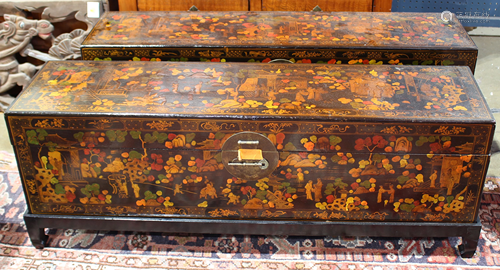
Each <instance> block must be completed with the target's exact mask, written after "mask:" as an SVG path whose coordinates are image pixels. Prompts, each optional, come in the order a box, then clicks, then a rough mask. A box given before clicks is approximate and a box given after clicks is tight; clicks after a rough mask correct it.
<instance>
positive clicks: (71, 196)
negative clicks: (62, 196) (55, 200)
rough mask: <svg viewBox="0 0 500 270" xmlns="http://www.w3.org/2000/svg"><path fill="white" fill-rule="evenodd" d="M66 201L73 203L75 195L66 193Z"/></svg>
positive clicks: (69, 192)
mask: <svg viewBox="0 0 500 270" xmlns="http://www.w3.org/2000/svg"><path fill="white" fill-rule="evenodd" d="M66 199H68V201H69V202H73V200H74V199H76V195H75V194H74V193H73V192H71V191H66Z"/></svg>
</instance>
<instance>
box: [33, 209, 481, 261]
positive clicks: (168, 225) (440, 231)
mask: <svg viewBox="0 0 500 270" xmlns="http://www.w3.org/2000/svg"><path fill="white" fill-rule="evenodd" d="M24 221H25V223H26V228H27V230H28V234H29V237H30V239H31V243H32V244H33V245H34V246H35V247H36V248H38V249H42V248H43V247H44V246H45V245H46V244H47V238H48V237H47V235H46V234H45V231H44V230H45V228H58V229H64V228H73V229H88V230H96V229H99V230H113V231H144V232H169V233H196V234H254V235H255V234H258V235H268V234H273V235H310V236H326V235H332V236H372V237H404V238H412V237H453V236H460V237H462V244H461V245H460V246H459V251H460V255H461V256H462V257H464V258H470V257H472V256H473V255H474V252H475V251H476V248H477V243H478V240H479V234H480V232H481V221H479V219H478V220H477V221H476V222H474V223H431V222H418V223H417V222H329V221H272V220H224V219H218V220H216V219H214V220H212V219H188V218H185V219H183V218H148V217H111V216H98V217H96V216H67V215H37V214H31V213H29V211H26V212H25V214H24Z"/></svg>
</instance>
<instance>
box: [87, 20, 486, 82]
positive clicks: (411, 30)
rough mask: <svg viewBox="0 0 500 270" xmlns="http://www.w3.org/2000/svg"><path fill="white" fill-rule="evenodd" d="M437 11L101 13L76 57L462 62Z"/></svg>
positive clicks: (471, 47)
mask: <svg viewBox="0 0 500 270" xmlns="http://www.w3.org/2000/svg"><path fill="white" fill-rule="evenodd" d="M441 16H442V15H441V14H440V13H380V12H373V13H372V12H337V13H327V12H259V13H255V12H119V13H118V12H109V13H106V14H105V15H104V16H103V17H102V18H101V20H100V21H99V23H97V24H96V26H95V27H94V29H93V30H92V32H91V33H90V34H89V35H88V37H87V38H86V40H85V41H84V42H83V44H82V47H81V48H82V49H81V50H82V59H83V60H103V59H104V60H142V61H159V60H161V61H165V60H169V61H188V60H195V61H199V60H201V61H212V62H214V61H215V62H219V61H222V62H224V61H228V62H229V61H231V62H234V61H239V62H247V61H250V62H252V61H254V62H255V61H257V62H268V61H271V60H274V59H286V60H290V61H292V62H295V61H296V62H302V63H311V62H312V63H318V62H319V63H328V64H356V65H361V64H364V65H374V64H392V65H398V64H404V65H444V66H446V65H458V66H468V67H470V69H471V70H472V71H473V72H474V68H475V65H476V59H477V47H476V45H475V44H474V42H473V41H472V40H471V39H470V37H469V36H468V35H467V32H466V31H465V30H464V28H463V27H462V25H461V24H460V22H459V21H458V19H456V18H455V17H453V18H452V20H450V21H446V22H445V21H443V20H442V18H441Z"/></svg>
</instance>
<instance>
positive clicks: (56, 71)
mask: <svg viewBox="0 0 500 270" xmlns="http://www.w3.org/2000/svg"><path fill="white" fill-rule="evenodd" d="M7 114H37V115H72V116H75V115H83V116H85V115H87V116H88V115H93V116H98V115H102V116H106V115H108V116H109V115H111V116H147V117H161V118H167V117H170V118H224V119H235V120H239V119H242V120H244V119H247V120H255V119H276V120H294V119H297V120H331V121H362V122H365V121H378V122H380V121H384V122H438V123H441V122H449V123H466V122H468V123H494V119H493V117H492V115H491V113H490V111H489V109H488V106H487V104H486V102H485V101H484V98H483V97H482V94H481V92H480V90H479V88H478V86H477V84H476V82H475V80H474V78H473V75H472V74H471V72H470V70H469V69H468V68H467V67H458V66H453V67H451V66H449V67H426V66H380V65H373V66H352V65H319V64H250V63H231V64H229V63H182V62H181V63H171V62H170V63H166V62H119V63H118V62H98V61H95V62H86V61H71V62H55V61H51V62H48V63H47V64H46V65H45V66H44V67H43V68H42V69H41V70H40V71H39V72H38V74H37V76H36V77H35V78H34V79H33V80H32V82H31V84H30V85H29V86H28V87H27V88H26V89H25V90H24V91H23V92H21V94H19V96H18V97H17V99H16V101H15V102H14V103H13V104H12V105H11V107H10V108H9V110H8V111H7Z"/></svg>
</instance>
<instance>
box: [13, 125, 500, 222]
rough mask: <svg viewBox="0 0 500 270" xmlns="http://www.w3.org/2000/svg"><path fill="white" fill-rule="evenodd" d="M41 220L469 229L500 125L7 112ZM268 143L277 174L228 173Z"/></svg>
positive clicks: (29, 195)
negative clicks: (246, 143) (226, 159)
mask: <svg viewBox="0 0 500 270" xmlns="http://www.w3.org/2000/svg"><path fill="white" fill-rule="evenodd" d="M8 122H9V126H10V128H11V135H12V139H13V143H14V145H15V148H16V155H17V157H18V162H19V167H20V170H21V175H22V181H23V186H24V188H25V192H26V195H27V198H28V204H29V207H30V210H31V211H32V212H33V213H40V214H86V215H136V216H173V217H181V216H182V217H201V218H238V219H241V218H245V219H267V218H273V219H288V220H292V219H300V220H314V219H316V220H325V219H326V220H386V221H391V220H393V221H395V220H398V221H399V220H401V221H415V220H425V221H438V222H439V221H454V222H471V221H473V220H474V217H475V213H476V211H477V205H478V202H479V201H478V200H479V196H480V192H481V187H482V185H483V179H484V175H485V173H486V168H487V164H488V161H489V152H488V151H489V150H488V149H489V147H490V146H489V141H490V139H491V138H490V136H491V134H492V128H493V126H491V125H474V124H472V125H467V126H460V125H448V124H416V123H396V124H384V123H380V122H372V123H359V122H303V121H264V120H259V121H235V120H203V119H182V120H179V119H165V118H131V117H111V118H106V119H101V120H95V119H94V118H92V119H90V118H85V117H64V118H61V117H49V116H46V117H40V116H9V118H8ZM243 131H254V132H257V133H260V134H263V135H265V136H266V137H267V138H268V139H269V140H270V141H271V142H272V144H273V145H274V147H275V148H276V149H277V150H278V152H279V163H278V167H277V168H276V170H274V171H273V172H272V173H271V174H269V175H267V176H265V177H262V178H259V179H255V180H248V179H245V178H244V177H243V178H239V177H234V176H233V175H231V174H230V173H228V171H227V170H226V166H228V165H227V164H224V163H223V161H222V158H221V150H220V149H221V146H222V145H224V143H225V141H226V140H227V139H228V138H229V137H230V136H231V135H233V134H236V133H239V132H243Z"/></svg>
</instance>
